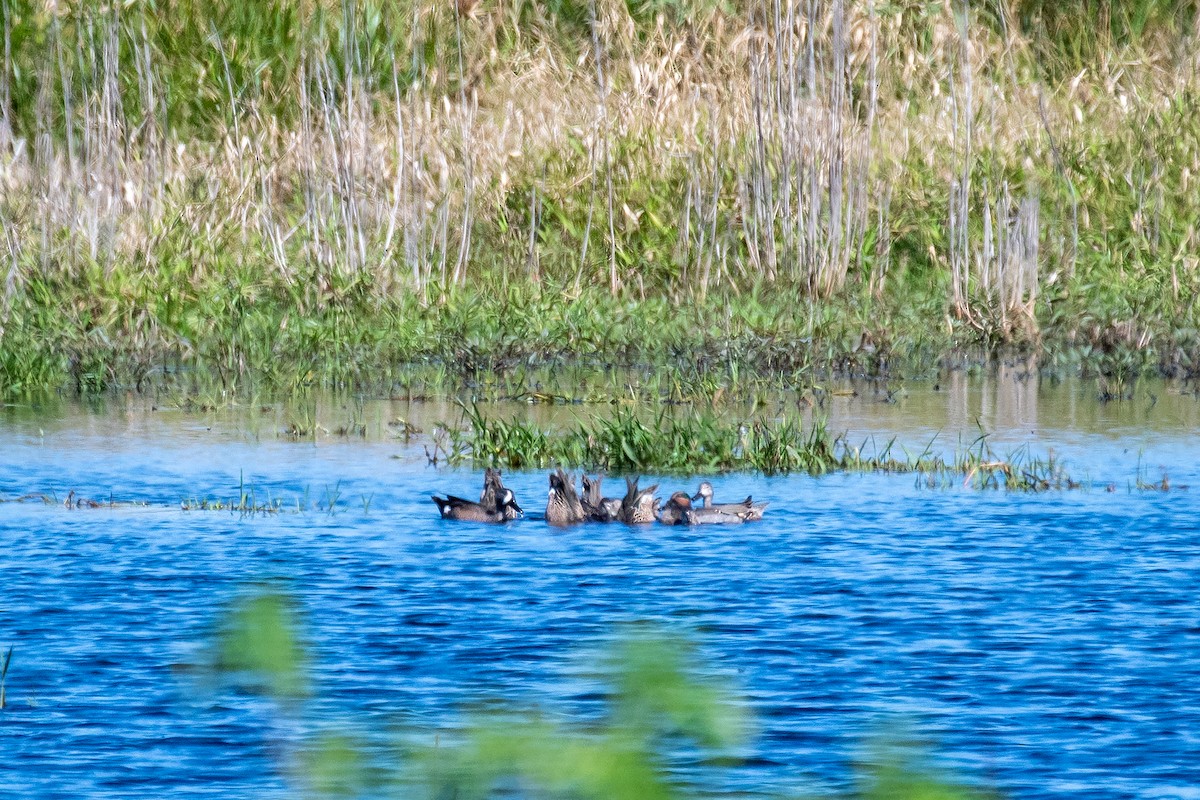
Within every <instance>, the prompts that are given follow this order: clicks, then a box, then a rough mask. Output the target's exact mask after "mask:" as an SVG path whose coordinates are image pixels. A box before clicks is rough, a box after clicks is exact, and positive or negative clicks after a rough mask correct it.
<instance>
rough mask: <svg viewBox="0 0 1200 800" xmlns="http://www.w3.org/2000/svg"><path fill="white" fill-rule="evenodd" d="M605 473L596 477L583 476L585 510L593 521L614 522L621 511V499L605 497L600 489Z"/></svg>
mask: <svg viewBox="0 0 1200 800" xmlns="http://www.w3.org/2000/svg"><path fill="white" fill-rule="evenodd" d="M603 480H604V476H603V475H597V476H596V477H595V478H594V479H593V478H589V477H588V476H587V475H584V476H583V497H582V498H581V500H582V502H583V511H584V513H585V514H587V518H588V519H590V520H592V521H593V522H612V521H613V520H615V519H617V515H618V514H620V512H621V500H620V499H619V498H616V497H604V496H603V495H602V493H601V491H600V482H601V481H603Z"/></svg>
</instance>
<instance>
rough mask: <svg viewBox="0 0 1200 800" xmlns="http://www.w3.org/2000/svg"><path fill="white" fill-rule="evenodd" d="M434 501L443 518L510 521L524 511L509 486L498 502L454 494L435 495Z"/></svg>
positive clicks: (497, 499)
mask: <svg viewBox="0 0 1200 800" xmlns="http://www.w3.org/2000/svg"><path fill="white" fill-rule="evenodd" d="M433 502H434V503H436V504H437V507H438V511H439V512H440V513H441V515H442V519H455V520H461V521H463V522H508V521H509V520H511V519H516V518H517V517H520V516H522V515H523V513H524V512H523V511H522V510H521V507H520V506H519V505H517V501H516V498H515V497H514V496H513V493H512V489H507V488H506V489H504V490H503V491H501V492H500V493H499V494H498V495H497V496H496V502H494V503H492V504H491V505H484V504H483V503H476V502H475V501H474V500H464V499H463V498H461V497H455V496H454V495H447V496H446V497H445V498H441V497H438V496H437V495H434V496H433Z"/></svg>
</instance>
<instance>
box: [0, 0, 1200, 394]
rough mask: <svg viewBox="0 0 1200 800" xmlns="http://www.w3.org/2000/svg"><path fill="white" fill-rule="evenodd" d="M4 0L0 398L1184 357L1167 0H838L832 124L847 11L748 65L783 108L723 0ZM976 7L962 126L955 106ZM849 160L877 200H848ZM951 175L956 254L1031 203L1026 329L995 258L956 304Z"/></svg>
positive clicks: (1188, 263) (1182, 6)
mask: <svg viewBox="0 0 1200 800" xmlns="http://www.w3.org/2000/svg"><path fill="white" fill-rule="evenodd" d="M3 3H4V10H5V14H4V29H5V35H6V37H7V38H8V39H9V40H10V45H11V46H10V47H9V48H8V50H6V52H7V53H9V54H10V55H6V56H5V61H4V64H3V74H2V75H0V78H2V80H0V180H2V181H3V182H4V185H5V187H6V191H5V192H4V193H3V194H0V226H3V228H4V230H5V239H4V241H3V242H2V243H0V395H4V396H13V395H22V394H25V395H29V394H35V393H39V392H45V391H54V390H60V389H63V388H64V387H65V388H68V389H71V390H74V391H78V392H80V393H97V392H103V391H106V390H112V389H119V388H130V387H132V388H139V389H146V388H150V387H160V386H169V385H172V384H176V383H178V382H179V381H180V380H184V381H193V382H197V383H209V384H214V383H215V384H216V385H219V386H220V387H221V388H222V389H224V390H226V391H235V392H243V393H255V392H261V393H270V394H282V395H287V394H290V393H293V392H295V391H297V390H303V389H305V388H307V387H309V386H313V385H320V386H325V387H335V388H354V389H359V390H375V391H390V390H391V388H392V387H393V386H394V384H396V383H397V382H405V381H407V380H408V376H409V374H410V371H411V370H412V368H413V367H414V366H427V365H434V366H435V367H437V368H439V369H443V370H444V371H445V373H446V377H447V380H446V381H445V388H446V390H447V391H454V392H458V391H461V390H462V389H464V388H470V386H471V385H472V384H473V383H475V382H477V381H479V380H480V376H481V375H486V374H487V373H490V372H495V371H497V370H506V369H512V368H514V367H518V366H519V367H525V366H533V365H554V366H561V365H572V364H575V365H585V366H586V365H591V366H596V367H600V368H606V367H608V366H609V365H612V366H614V367H637V366H644V365H648V364H649V365H653V366H654V368H655V370H656V372H658V373H659V374H660V375H661V379H662V380H663V381H665V382H668V383H669V382H672V381H674V382H675V383H677V384H679V385H680V386H681V387H683V389H682V390H681V391H682V393H683V394H685V395H686V394H688V393H689V390H688V389H687V385H688V384H693V385H695V384H707V385H708V387H709V388H711V389H712V390H713V391H714V392H715V391H716V390H718V389H721V388H722V387H724V388H726V389H727V390H739V391H740V389H739V386H740V384H741V383H742V382H743V381H744V380H745V379H747V378H749V377H755V378H759V379H763V380H766V381H775V382H780V381H787V382H790V383H794V384H800V383H806V382H807V383H812V382H813V376H814V374H818V375H819V374H829V373H831V372H838V371H841V372H848V373H867V374H871V373H877V372H885V373H886V372H891V373H893V374H896V373H901V372H906V373H908V374H915V373H917V372H921V371H925V370H928V369H929V368H930V367H931V366H933V365H936V364H937V362H938V360H939V359H941V358H943V357H945V356H947V355H948V354H953V353H956V352H962V351H965V350H976V349H978V350H981V351H982V352H984V353H986V354H989V355H995V354H997V353H1000V352H1002V351H1004V350H1005V349H1011V348H1019V349H1023V350H1026V351H1033V352H1038V353H1039V354H1041V356H1042V364H1043V366H1045V367H1047V368H1048V369H1050V370H1052V371H1057V372H1066V371H1084V372H1089V373H1095V374H1098V375H1102V376H1104V377H1106V378H1116V379H1120V380H1128V379H1131V378H1133V377H1136V376H1137V375H1139V374H1144V373H1147V372H1158V373H1161V374H1165V375H1170V376H1180V377H1189V376H1193V375H1196V374H1200V333H1198V332H1200V310H1198V309H1197V304H1196V298H1197V297H1200V267H1198V265H1197V261H1196V256H1195V253H1196V251H1197V245H1198V242H1197V235H1196V225H1195V220H1196V219H1197V217H1198V216H1200V201H1197V199H1196V198H1197V197H1200V193H1198V192H1196V191H1195V189H1196V186H1195V183H1196V181H1197V180H1200V178H1197V177H1196V176H1197V175H1200V132H1198V131H1197V126H1196V125H1195V124H1194V120H1195V119H1196V117H1197V114H1198V113H1200V108H1198V102H1197V98H1198V97H1200V86H1198V85H1197V82H1196V80H1195V75H1194V70H1192V69H1191V68H1190V67H1189V66H1188V62H1187V59H1186V58H1185V57H1184V56H1183V55H1181V54H1186V53H1189V52H1194V51H1195V47H1194V41H1193V39H1194V31H1193V28H1194V25H1193V20H1194V13H1195V10H1194V8H1193V7H1192V5H1189V4H1186V3H1180V2H1175V0H1140V1H1139V2H1135V3H1123V4H1114V3H1087V2H1072V3H1068V4H1066V5H1062V6H1059V5H1054V4H1046V3H1039V2H1022V3H1017V4H1015V5H1011V6H1007V7H1006V14H1005V15H1000V14H999V13H998V12H997V10H996V8H998V7H992V6H981V7H980V8H978V9H975V10H974V11H973V12H972V16H971V17H970V19H969V20H967V21H966V27H965V28H962V29H960V28H959V27H958V26H959V24H960V22H959V17H956V14H958V13H959V11H960V10H961V7H960V6H958V5H956V4H950V5H946V4H942V3H933V2H909V3H901V4H882V5H880V4H871V5H870V6H864V5H863V4H856V3H851V4H849V10H848V12H847V13H848V22H849V24H850V25H851V26H852V27H853V29H854V31H856V33H855V35H854V36H852V37H851V38H850V41H849V44H847V45H846V47H848V48H849V52H848V53H844V54H843V55H844V56H846V57H847V58H849V59H850V61H851V63H852V65H853V69H851V70H850V77H849V79H848V82H847V84H846V86H845V87H844V88H845V91H846V93H847V94H846V98H845V105H844V109H843V110H844V117H845V118H844V120H843V125H842V126H841V128H840V129H839V130H841V134H840V135H841V136H842V138H841V139H840V140H839V141H838V142H837V143H833V142H832V141H827V140H826V139H825V138H822V137H824V136H825V134H824V133H823V131H824V130H825V128H824V126H822V125H810V124H808V121H809V120H808V118H807V117H806V116H805V115H806V114H809V113H812V114H815V115H817V117H819V116H820V115H821V114H823V113H825V112H826V111H828V110H829V109H830V108H831V107H832V105H833V103H834V99H833V95H831V94H829V93H828V91H827V90H828V88H829V86H828V85H829V84H830V83H831V81H830V78H829V71H830V69H831V67H830V64H831V63H832V60H833V58H834V54H833V51H834V50H836V47H835V45H836V44H837V43H836V42H835V41H834V40H833V39H832V36H831V33H830V31H829V30H826V29H821V30H819V31H818V34H817V40H816V43H815V47H816V51H817V56H816V57H817V59H818V63H815V64H814V68H815V70H816V72H817V73H818V81H817V83H818V84H819V85H818V86H816V87H811V86H806V85H800V86H797V85H789V84H787V82H786V81H785V80H784V79H785V77H787V76H785V75H774V73H772V74H771V75H768V76H767V78H768V79H770V80H775V81H777V82H779V85H780V87H781V88H782V89H784V90H786V91H785V92H784V93H785V94H786V93H788V92H792V91H795V92H796V93H797V96H799V97H802V98H804V99H805V103H807V104H808V105H805V106H804V110H803V112H802V113H800V112H793V111H788V110H786V109H783V108H782V107H780V106H773V105H771V104H770V103H768V104H767V105H766V106H761V103H762V102H764V101H763V100H762V98H761V96H760V95H761V92H760V91H759V90H760V89H761V88H762V87H761V85H758V84H755V78H754V77H753V76H754V75H755V74H756V73H755V72H754V70H753V69H752V60H751V57H750V56H751V51H750V50H748V49H747V48H748V46H749V45H748V44H747V41H748V40H750V39H753V40H755V41H757V39H756V38H755V37H745V36H743V35H742V34H743V33H744V32H745V31H746V30H747V29H748V26H757V27H756V29H761V30H762V31H764V32H765V33H764V35H765V36H767V38H768V39H770V38H771V37H772V36H773V37H775V38H774V39H773V40H772V41H774V42H775V46H777V47H783V48H785V49H786V48H788V47H792V48H798V47H800V44H799V43H798V40H794V39H789V38H788V36H787V35H785V32H783V31H781V30H776V29H775V27H774V22H773V21H772V20H769V19H759V18H758V17H757V16H755V14H756V13H757V12H753V11H751V12H746V11H745V10H744V9H742V8H741V7H738V6H736V4H728V3H722V2H718V1H717V0H646V1H645V2H642V1H640V0H639V2H632V1H630V2H626V1H625V0H601V2H598V3H594V4H592V3H583V2H575V1H574V0H562V1H561V2H554V3H532V2H519V3H506V4H501V5H495V4H489V3H487V2H484V3H480V4H479V5H478V6H476V7H474V9H473V11H472V13H471V14H470V15H468V16H463V17H458V16H456V14H455V13H454V7H455V4H452V3H437V4H434V3H426V2H417V1H416V0H369V1H368V2H361V3H350V4H335V3H330V2H324V1H323V0H322V1H314V2H311V3H306V4H299V5H297V4H294V3H287V2H280V1H279V0H269V1H268V2H265V3H261V4H257V5H256V6H255V7H254V9H253V10H252V11H248V10H247V9H246V8H245V7H243V5H242V4H237V3H229V2H220V3H217V4H215V5H213V4H207V3H200V2H196V0H172V1H171V2H166V3H154V4H150V3H138V4H133V5H130V6H127V7H125V6H122V7H120V8H117V7H112V6H110V5H108V4H103V3H100V2H95V1H93V0H85V2H80V3H73V4H60V7H59V12H58V13H57V14H51V13H50V12H48V11H47V9H46V6H45V5H44V4H42V3H38V2H33V0H3ZM465 5H469V3H467V4H465ZM871 9H875V11H874V16H872V15H871ZM826 10H828V9H826ZM593 13H595V14H596V15H597V20H596V24H595V25H593V20H592V15H593ZM1080 20H1085V21H1086V22H1085V24H1081V23H1080ZM872 24H874V25H875V26H876V27H874V28H872V27H871V26H872ZM868 29H869V30H871V31H873V32H874V34H875V35H876V37H877V45H878V47H877V51H876V57H877V61H878V70H877V71H876V72H874V73H873V72H871V71H870V70H868V68H867V64H868V63H869V61H870V59H869V58H868V56H870V51H869V50H868V49H866V48H867V46H868V42H869V41H871V40H870V39H869V38H867V37H865V35H864V34H863V31H867V30H868ZM959 30H966V32H967V35H968V37H969V39H970V44H971V46H972V47H973V48H974V49H973V52H974V56H973V60H972V73H971V74H972V75H973V76H974V81H975V82H974V84H973V86H974V95H973V97H974V100H975V103H976V106H977V107H976V109H975V127H974V128H973V139H972V143H971V147H970V148H967V147H966V146H965V142H964V141H963V133H962V131H961V130H960V128H961V124H960V122H958V121H957V120H958V119H959V117H955V116H954V115H952V114H949V113H948V112H947V110H946V109H947V103H946V102H945V98H946V96H948V95H951V96H954V97H957V98H959V102H961V101H962V99H963V97H965V93H966V88H965V85H964V82H963V78H962V76H963V69H962V64H960V63H959V61H960V60H961V57H962V56H961V53H962V52H963V48H962V47H960V43H959V42H958V41H957V39H956V37H957V36H958V31H959ZM593 33H595V37H593ZM788 35H790V34H788ZM801 50H803V48H801ZM801 50H797V51H796V52H801ZM697 51H700V52H703V53H705V58H703V59H700V60H689V59H690V56H685V55H681V54H689V53H694V52H697ZM597 54H598V55H599V57H600V58H599V61H597V60H596V56H597ZM801 55H802V53H801ZM768 60H770V59H768ZM767 66H769V65H767ZM762 68H763V69H766V68H767V67H766V66H764V67H762ZM1085 68H1086V69H1085ZM756 69H757V68H756ZM771 69H774V67H771ZM768 71H769V70H768ZM793 74H798V73H792V72H789V73H787V75H793ZM601 78H603V81H601ZM601 83H602V84H603V86H604V90H601V89H600V88H598V87H599V86H600V85H601ZM605 91H606V92H607V93H608V94H607V95H605V93H604V92H605ZM756 92H758V93H757V94H756ZM755 98H758V99H755ZM870 98H875V105H874V106H871V105H870V102H869V101H870ZM754 103H759V104H760V105H759V106H755V105H754ZM506 109H508V110H506ZM597 109H602V110H597ZM510 111H519V112H521V114H522V115H523V116H521V120H522V122H521V123H520V124H521V125H523V126H525V127H524V128H523V130H524V131H525V132H524V133H523V134H521V135H520V136H516V135H514V134H513V133H512V125H515V124H516V123H515V122H513V123H512V124H510V121H509V120H510V117H511V116H512V114H511V113H510ZM797 114H799V116H797ZM868 118H870V119H871V120H873V124H874V128H871V129H870V130H867V128H866V125H867V119H868ZM830 135H832V134H830ZM789 137H790V138H789ZM833 144H836V145H837V146H836V147H833ZM868 145H869V147H870V157H869V158H866V157H865V156H864V158H866V160H865V161H863V162H862V164H861V165H860V164H859V163H858V162H856V161H855V158H857V156H855V155H854V154H855V153H859V152H860V151H861V149H862V148H863V147H866V146H868ZM839 149H840V150H841V151H844V152H846V153H849V154H850V156H848V160H847V161H846V162H845V163H841V162H838V163H833V162H828V163H827V162H826V161H821V160H820V159H818V160H817V161H812V162H801V161H797V160H796V158H795V154H796V153H810V154H811V153H827V152H831V151H838V150H839ZM968 151H969V153H970V160H969V163H966V164H965V165H963V164H961V163H960V162H961V160H962V158H963V157H964V154H965V153H967V152H968ZM860 166H861V170H860V169H859V167H860ZM835 168H836V169H835ZM804 169H810V170H816V171H815V172H811V171H810V172H809V173H805V174H808V175H811V176H813V177H814V181H815V183H813V184H812V185H815V186H817V187H818V190H817V191H816V195H815V196H814V195H811V192H810V189H811V188H812V186H810V185H809V184H805V183H804V182H803V181H800V182H799V183H797V182H796V180H795V178H796V176H797V175H799V174H800V172H799V171H803V170H804ZM838 171H841V172H842V173H844V174H845V176H846V177H845V181H844V187H843V188H844V189H845V191H846V192H847V193H853V192H854V191H860V192H861V194H860V195H853V196H854V197H855V198H856V199H855V200H854V203H853V207H851V205H850V204H849V203H848V202H847V204H846V205H845V206H844V207H842V208H841V209H840V211H839V213H838V214H837V215H835V214H834V212H833V211H832V209H831V202H832V197H833V195H832V194H831V192H832V186H825V185H824V183H823V182H827V181H829V180H831V178H830V176H831V175H834V174H835V173H836V172H838ZM964 175H965V176H966V177H967V178H968V180H969V183H970V189H969V191H968V195H969V197H968V200H969V202H968V207H969V211H970V213H969V215H968V217H969V218H968V219H967V220H966V221H965V222H964V223H963V230H964V231H965V232H966V234H967V239H968V240H969V241H968V244H967V248H968V250H969V251H970V253H969V255H970V256H971V257H972V258H974V257H975V256H978V255H980V254H981V253H982V252H983V247H984V246H983V243H982V238H983V235H984V231H985V224H984V221H983V216H982V211H983V208H984V206H985V205H986V206H989V207H991V208H996V203H997V200H998V198H999V197H1000V194H1001V191H1000V190H1001V187H1007V190H1008V192H1009V194H1010V195H1011V197H1013V198H1016V199H1020V198H1026V197H1029V198H1036V200H1037V202H1038V204H1039V228H1038V237H1037V238H1038V242H1039V245H1040V250H1039V260H1038V275H1037V283H1038V288H1039V292H1038V294H1037V299H1036V302H1035V303H1034V304H1033V306H1032V309H1031V311H1030V317H1029V319H1022V320H1021V323H1020V324H1016V325H1014V324H1011V323H1010V321H1009V320H1008V319H1007V318H1006V316H1007V313H1008V311H1009V309H1006V308H1004V303H1003V302H1002V301H1001V300H999V299H998V298H997V297H996V296H994V294H992V293H989V292H988V291H987V290H985V289H984V288H982V286H981V283H980V280H979V278H978V276H975V279H974V282H973V283H971V284H970V285H968V286H967V288H966V291H965V303H966V308H965V309H959V308H955V307H954V306H953V305H952V303H951V302H950V299H949V296H948V295H949V292H950V290H951V286H952V280H951V270H950V264H951V254H952V253H953V252H954V245H955V243H954V242H952V241H951V237H950V236H949V234H948V227H949V226H948V224H947V223H948V212H949V205H950V198H951V181H952V180H956V179H960V178H961V177H962V176H964ZM837 183H838V185H839V186H841V185H842V181H841V179H838V181H837ZM806 187H807V188H806ZM797 192H798V193H797ZM785 197H786V200H785ZM785 212H787V213H785ZM789 214H791V216H788V215H789ZM803 214H811V216H808V217H804V216H803ZM1006 216H1007V215H1006V213H1005V210H1004V209H999V210H998V211H997V220H999V218H1000V217H1006ZM835 217H836V218H835ZM802 221H810V222H811V225H812V236H811V237H809V236H808V235H807V232H806V233H805V235H804V236H801V235H800V233H799V227H800V223H801V222H802ZM996 224H997V225H999V224H1000V223H999V221H997V223H996ZM810 238H811V241H810ZM838 243H843V244H845V245H846V247H847V249H846V250H845V252H844V253H842V254H841V255H838V256H837V257H833V256H829V251H830V249H831V248H833V249H836V248H835V247H834V246H835V245H837V244H838ZM806 248H807V249H806ZM968 260H971V259H970V258H969V259H968ZM976 260H977V259H975V260H972V263H975V261H976ZM827 261H835V262H837V263H836V264H832V265H831V264H829V263H826V262H827ZM833 267H837V268H839V269H844V272H845V274H844V275H841V274H836V275H835V274H833V273H836V272H837V269H833ZM831 276H832V277H831ZM826 279H828V286H826V285H825V283H823V281H825V280H826ZM964 311H966V312H969V313H963V312H964ZM864 332H865V333H868V334H869V335H870V337H871V339H872V340H874V341H875V342H876V343H877V344H878V345H879V347H878V349H877V350H876V351H875V352H872V353H864V352H863V351H860V350H858V349H856V345H857V344H858V342H859V340H860V338H861V337H862V335H863V333H864ZM180 376H183V377H182V378H181V377H180ZM454 384H457V385H454ZM526 388H527V389H529V390H533V389H534V388H535V387H526ZM697 388H703V387H697ZM691 394H693V395H694V394H699V392H698V391H695V392H691Z"/></svg>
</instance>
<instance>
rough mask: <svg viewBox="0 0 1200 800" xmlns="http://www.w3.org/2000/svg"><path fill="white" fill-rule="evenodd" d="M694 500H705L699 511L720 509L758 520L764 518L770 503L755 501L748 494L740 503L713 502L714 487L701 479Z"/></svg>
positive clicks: (747, 518) (745, 519)
mask: <svg viewBox="0 0 1200 800" xmlns="http://www.w3.org/2000/svg"><path fill="white" fill-rule="evenodd" d="M691 499H692V500H703V501H704V502H703V503H702V504H701V506H700V508H699V509H696V510H697V511H701V510H703V511H712V510H719V511H723V512H726V513H729V514H738V515H742V514H744V515H745V517H744V521H747V522H749V521H751V520H758V519H762V518H763V512H764V511H766V508H767V506H768V505H769V504H768V503H757V504H756V503H755V502H754V499H753V497H750V496H747V497H746V499H745V500H743V501H742V502H740V503H714V502H713V487H712V484H711V483H709V482H708V481H701V482H700V488H699V490H698V491H697V492H696V494H694V495H693V496H692V498H691Z"/></svg>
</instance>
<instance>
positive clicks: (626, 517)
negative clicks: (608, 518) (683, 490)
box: [617, 478, 659, 525]
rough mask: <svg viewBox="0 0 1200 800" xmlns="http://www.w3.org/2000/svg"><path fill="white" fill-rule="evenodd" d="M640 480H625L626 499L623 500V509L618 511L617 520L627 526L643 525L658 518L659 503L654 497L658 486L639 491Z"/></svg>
mask: <svg viewBox="0 0 1200 800" xmlns="http://www.w3.org/2000/svg"><path fill="white" fill-rule="evenodd" d="M639 480H640V478H626V479H625V486H626V491H625V497H624V498H622V500H621V507H620V509H619V510H618V511H617V520H618V521H620V522H624V523H625V524H626V525H643V524H645V523H647V522H654V520H656V519H657V518H658V502H659V501H658V498H657V497H655V496H654V491H655V490H656V489H658V484H657V483H656V484H654V485H653V486H651V487H650V488H648V489H639V488H638V481H639Z"/></svg>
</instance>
